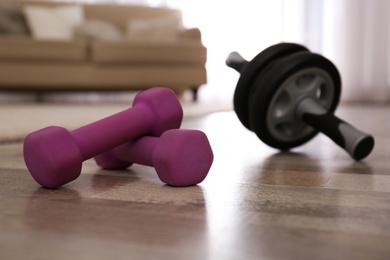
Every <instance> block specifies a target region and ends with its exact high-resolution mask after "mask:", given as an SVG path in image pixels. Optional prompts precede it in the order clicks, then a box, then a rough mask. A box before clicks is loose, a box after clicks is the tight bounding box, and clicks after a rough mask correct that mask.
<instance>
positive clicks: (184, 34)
mask: <svg viewBox="0 0 390 260" xmlns="http://www.w3.org/2000/svg"><path fill="white" fill-rule="evenodd" d="M178 37H179V39H184V40H198V41H201V40H202V33H201V32H200V30H199V29H198V28H190V29H183V30H181V31H180V32H179V34H178Z"/></svg>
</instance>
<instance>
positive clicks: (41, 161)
mask: <svg viewBox="0 0 390 260" xmlns="http://www.w3.org/2000/svg"><path fill="white" fill-rule="evenodd" d="M182 119H183V110H182V107H181V105H180V102H179V100H178V99H177V96H176V95H175V94H174V92H173V91H172V90H171V89H168V88H152V89H149V90H146V91H144V92H141V93H140V94H138V95H137V96H136V97H135V99H134V102H133V107H132V108H130V109H127V110H124V111H122V112H119V113H117V114H114V115H112V116H109V117H107V118H104V119H101V120H99V121H96V122H94V123H91V124H89V125H86V126H83V127H80V128H78V129H76V130H73V131H71V132H69V131H68V130H66V129H65V128H63V127H58V126H50V127H47V128H44V129H41V130H38V131H36V132H33V133H31V134H29V135H28V136H27V137H26V138H25V141H24V151H23V152H24V160H25V163H26V165H27V168H28V169H29V171H30V173H31V175H32V176H33V178H34V179H35V180H36V181H37V182H38V183H39V184H40V185H42V186H44V187H47V188H58V187H60V186H61V185H64V184H66V183H68V182H70V181H73V180H75V179H76V178H77V177H78V176H79V175H80V173H81V168H82V162H83V161H85V160H87V159H90V158H92V157H94V156H96V155H98V154H101V153H103V152H105V151H108V150H111V149H113V148H115V147H117V146H119V145H121V144H124V143H126V142H129V141H131V140H133V139H136V138H139V137H141V136H143V135H153V136H160V135H161V134H162V133H163V132H165V131H166V130H168V129H175V128H179V127H180V125H181V121H182Z"/></svg>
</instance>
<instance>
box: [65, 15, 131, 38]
mask: <svg viewBox="0 0 390 260" xmlns="http://www.w3.org/2000/svg"><path fill="white" fill-rule="evenodd" d="M73 34H74V38H75V39H79V40H107V41H120V40H123V33H122V32H121V31H120V30H119V28H118V27H117V26H115V25H114V24H112V23H110V22H106V21H103V20H87V21H85V22H84V23H83V24H81V25H78V26H76V27H75V28H74V31H73Z"/></svg>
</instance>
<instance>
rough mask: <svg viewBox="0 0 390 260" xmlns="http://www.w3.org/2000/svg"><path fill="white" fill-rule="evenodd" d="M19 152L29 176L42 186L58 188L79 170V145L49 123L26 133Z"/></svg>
mask: <svg viewBox="0 0 390 260" xmlns="http://www.w3.org/2000/svg"><path fill="white" fill-rule="evenodd" d="M23 154H24V161H25V163H26V165H27V168H28V170H29V171H30V173H31V175H32V177H33V178H34V179H35V181H37V182H38V183H39V184H40V185H42V186H43V187H46V188H58V187H60V186H62V185H64V184H66V183H68V182H70V181H73V180H74V179H76V178H77V177H78V176H79V175H80V173H81V167H82V162H83V159H82V155H81V152H80V149H79V147H78V146H77V144H76V143H75V141H74V139H73V137H72V136H71V134H70V133H69V131H68V130H66V129H65V128H62V127H57V126H50V127H46V128H43V129H41V130H39V131H36V132H33V133H31V134H29V135H28V136H27V137H26V138H25V140H24V147H23Z"/></svg>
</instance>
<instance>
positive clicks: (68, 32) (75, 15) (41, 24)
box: [23, 5, 84, 41]
mask: <svg viewBox="0 0 390 260" xmlns="http://www.w3.org/2000/svg"><path fill="white" fill-rule="evenodd" d="M23 10H24V13H25V15H26V18H27V22H28V25H29V28H30V30H31V32H32V36H33V38H34V39H39V40H42V39H48V40H68V41H69V40H72V39H73V29H74V28H75V26H77V25H80V24H82V23H83V21H84V12H83V8H82V6H79V5H64V6H55V7H48V6H38V5H31V6H30V5H27V6H24V8H23Z"/></svg>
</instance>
